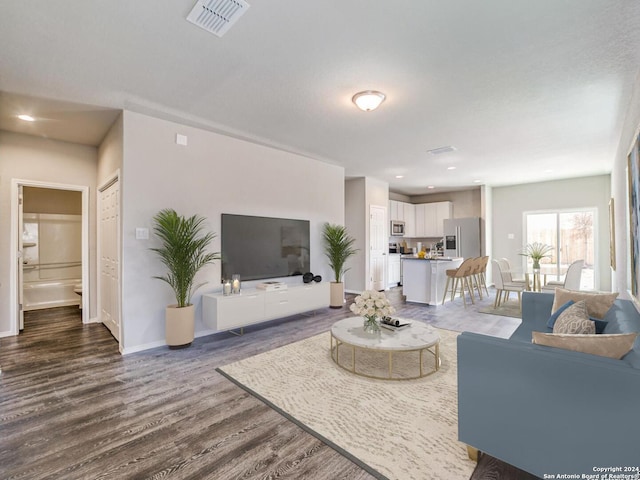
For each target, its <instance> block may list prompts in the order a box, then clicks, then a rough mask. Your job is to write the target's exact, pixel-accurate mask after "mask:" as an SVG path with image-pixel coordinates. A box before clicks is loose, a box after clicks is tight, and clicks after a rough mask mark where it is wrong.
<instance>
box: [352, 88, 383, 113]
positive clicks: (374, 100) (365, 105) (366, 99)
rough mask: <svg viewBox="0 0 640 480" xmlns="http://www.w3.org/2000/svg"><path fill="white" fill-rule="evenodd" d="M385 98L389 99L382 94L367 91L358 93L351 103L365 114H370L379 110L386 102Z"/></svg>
mask: <svg viewBox="0 0 640 480" xmlns="http://www.w3.org/2000/svg"><path fill="white" fill-rule="evenodd" d="M385 98H387V97H386V95H385V94H384V93H382V92H377V91H375V90H365V91H364V92H358V93H356V94H355V95H354V96H353V98H352V99H351V101H352V102H353V103H355V104H356V106H357V107H358V108H359V109H360V110H362V111H364V112H370V111H372V110H375V109H376V108H378V107H379V106H380V104H381V103H382V102H384V99H385Z"/></svg>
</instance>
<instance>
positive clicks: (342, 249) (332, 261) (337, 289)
mask: <svg viewBox="0 0 640 480" xmlns="http://www.w3.org/2000/svg"><path fill="white" fill-rule="evenodd" d="M323 237H324V252H325V255H326V256H327V258H328V259H329V266H330V267H331V270H333V274H334V278H335V281H334V282H331V298H330V302H329V306H330V307H331V308H342V307H343V306H344V284H343V283H342V277H343V275H344V274H345V272H346V271H347V270H349V269H348V268H346V263H347V260H348V259H349V257H351V256H352V255H355V254H356V252H357V251H358V249H357V248H354V247H353V244H354V243H355V239H354V238H353V237H351V236H349V234H348V232H347V229H346V227H344V226H342V225H335V224H331V223H325V224H324V228H323Z"/></svg>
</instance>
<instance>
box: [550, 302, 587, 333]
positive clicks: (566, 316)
mask: <svg viewBox="0 0 640 480" xmlns="http://www.w3.org/2000/svg"><path fill="white" fill-rule="evenodd" d="M553 333H569V334H574V335H576V334H595V333H596V324H595V323H594V322H593V321H591V320H590V319H589V314H588V313H587V305H586V304H585V302H584V300H580V301H579V302H576V303H574V304H573V305H570V306H569V307H568V308H566V309H565V310H564V311H563V312H562V313H561V314H560V316H559V317H558V320H556V323H555V325H554V326H553Z"/></svg>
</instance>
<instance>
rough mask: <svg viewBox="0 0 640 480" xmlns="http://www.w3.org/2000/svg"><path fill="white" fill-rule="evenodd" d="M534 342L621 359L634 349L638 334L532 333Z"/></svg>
mask: <svg viewBox="0 0 640 480" xmlns="http://www.w3.org/2000/svg"><path fill="white" fill-rule="evenodd" d="M531 333H532V342H533V343H535V344H538V345H545V346H547V347H555V348H563V349H565V350H573V351H574V352H582V353H590V354H592V355H599V356H601V357H609V358H615V359H618V360H619V359H621V358H622V357H624V356H625V355H626V354H627V353H629V351H630V350H631V349H632V348H633V343H634V342H635V341H636V337H637V336H638V334H637V333H614V334H603V335H571V334H564V333H542V332H531Z"/></svg>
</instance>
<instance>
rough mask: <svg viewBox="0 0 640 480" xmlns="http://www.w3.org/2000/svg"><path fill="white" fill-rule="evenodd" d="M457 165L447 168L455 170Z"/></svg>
mask: <svg viewBox="0 0 640 480" xmlns="http://www.w3.org/2000/svg"><path fill="white" fill-rule="evenodd" d="M455 169H456V167H447V170H455Z"/></svg>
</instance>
